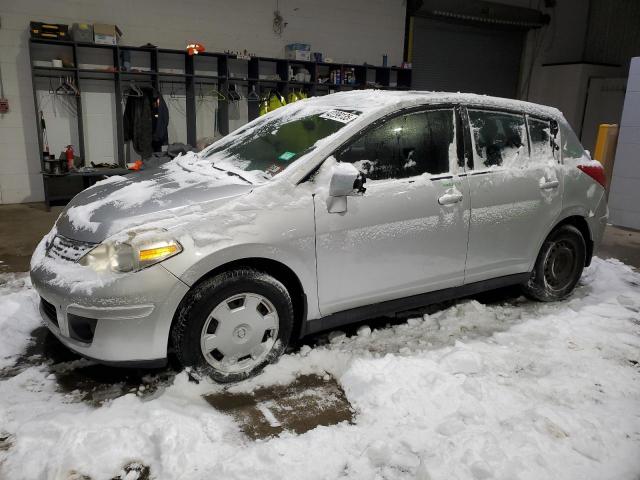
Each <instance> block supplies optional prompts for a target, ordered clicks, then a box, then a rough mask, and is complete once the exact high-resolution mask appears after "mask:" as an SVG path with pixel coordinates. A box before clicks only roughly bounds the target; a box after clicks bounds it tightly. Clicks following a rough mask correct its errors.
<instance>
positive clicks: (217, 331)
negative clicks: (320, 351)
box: [172, 269, 293, 382]
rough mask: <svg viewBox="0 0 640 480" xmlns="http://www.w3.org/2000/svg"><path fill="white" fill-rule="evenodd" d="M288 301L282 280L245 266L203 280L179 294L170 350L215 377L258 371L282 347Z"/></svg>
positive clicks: (289, 324)
mask: <svg viewBox="0 0 640 480" xmlns="http://www.w3.org/2000/svg"><path fill="white" fill-rule="evenodd" d="M292 329H293V306H292V302H291V298H290V296H289V293H288V292H287V289H286V288H285V287H284V285H283V284H282V283H281V282H279V281H278V280H276V279H275V278H273V277H272V276H270V275H267V274H266V273H262V272H258V271H255V270H251V269H238V270H233V271H230V272H224V273H221V274H219V275H216V276H215V277H213V278H211V279H208V280H205V281H204V282H202V283H201V284H200V285H198V286H197V287H196V288H195V289H194V290H193V291H192V292H191V293H189V295H188V296H187V298H186V299H185V301H184V302H183V304H182V306H181V308H180V311H179V312H178V317H177V319H176V323H175V325H174V327H173V330H172V340H173V344H174V347H175V350H176V355H177V357H178V360H179V361H180V363H182V365H183V366H185V367H187V366H193V367H195V368H197V369H198V370H200V371H201V372H202V373H203V374H206V375H209V376H210V377H211V378H213V379H214V380H216V381H218V382H236V381H240V380H243V379H245V378H248V377H250V376H253V375H255V374H257V373H258V372H260V370H262V369H263V368H264V367H265V366H266V365H267V364H269V363H272V362H274V361H276V360H277V359H278V358H279V357H280V356H281V355H282V353H283V352H284V350H285V348H286V347H287V345H288V343H289V339H290V337H291V331H292Z"/></svg>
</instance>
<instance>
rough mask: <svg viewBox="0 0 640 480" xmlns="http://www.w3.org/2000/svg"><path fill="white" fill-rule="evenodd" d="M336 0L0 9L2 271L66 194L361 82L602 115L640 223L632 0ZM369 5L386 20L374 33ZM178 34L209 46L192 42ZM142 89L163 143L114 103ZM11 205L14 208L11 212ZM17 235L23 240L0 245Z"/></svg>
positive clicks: (589, 139) (617, 206)
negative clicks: (157, 104) (138, 135)
mask: <svg viewBox="0 0 640 480" xmlns="http://www.w3.org/2000/svg"><path fill="white" fill-rule="evenodd" d="M334 3H335V5H332V6H330V7H329V6H326V5H323V6H322V7H320V6H317V5H315V3H314V2H304V1H303V2H286V3H285V2H283V3H282V5H277V9H276V10H277V12H279V13H278V15H276V16H274V8H273V7H274V6H273V5H270V4H269V3H268V2H251V1H245V2H240V3H237V4H234V5H233V6H232V7H231V6H229V5H226V4H223V3H220V4H218V3H214V4H212V3H210V2H198V1H197V0H196V1H193V2H190V8H191V9H192V10H193V11H199V12H211V14H210V18H207V16H206V15H202V16H198V17H197V18H193V16H191V15H189V14H188V13H186V12H183V11H181V10H180V9H179V8H178V7H177V6H176V5H174V4H172V3H171V2H153V5H151V4H150V3H149V4H147V3H145V2H140V3H136V4H135V5H134V6H132V8H133V11H130V9H126V10H127V11H124V10H125V9H123V10H122V11H120V10H119V9H111V8H109V7H107V6H103V5H101V4H98V3H93V2H82V3H77V2H56V3H55V5H54V4H49V3H47V2H39V1H37V0H32V1H29V2H21V3H15V4H11V5H8V4H5V5H4V6H3V7H2V9H1V10H0V22H1V24H0V42H1V45H2V51H1V52H0V55H1V57H0V62H1V67H2V72H1V75H2V80H3V93H2V96H3V98H5V99H6V104H7V105H8V109H7V110H6V111H4V110H3V112H4V113H0V143H1V144H2V147H3V148H2V152H3V153H2V158H3V161H2V162H1V163H0V205H1V206H0V213H1V214H2V215H1V217H2V220H1V221H2V224H3V227H4V226H5V225H6V227H4V228H2V230H1V231H2V235H7V237H8V238H7V241H5V242H3V243H2V245H3V247H1V248H2V249H3V250H6V253H4V255H3V263H1V264H0V271H24V270H25V268H26V265H27V261H28V257H29V256H30V252H31V251H32V249H33V248H34V247H35V245H36V243H37V241H38V240H39V238H40V237H41V234H42V233H43V232H45V231H47V230H48V228H49V226H50V225H51V224H52V223H53V222H54V221H55V218H56V216H57V214H58V213H59V212H60V211H61V208H60V206H64V204H66V202H68V201H69V200H70V199H71V197H73V195H75V194H76V193H78V192H79V191H80V190H82V189H84V188H86V187H87V186H89V185H92V184H93V183H95V182H96V181H97V180H99V179H101V178H105V177H106V176H110V175H119V174H123V173H127V172H128V171H129V170H127V168H128V166H129V167H133V165H134V164H135V162H136V161H137V160H141V159H143V158H144V157H145V156H146V157H149V156H150V155H151V154H152V153H153V152H154V151H155V152H156V153H154V155H156V156H157V155H162V154H163V152H166V151H167V150H169V151H171V150H172V149H173V150H175V151H176V152H179V151H181V149H185V148H186V149H191V148H192V149H195V150H198V149H201V148H203V147H204V146H206V145H208V144H210V143H211V142H213V141H215V140H217V139H219V138H221V137H222V136H224V135H226V134H227V133H229V132H230V131H232V130H235V129H236V128H239V127H240V126H242V125H243V124H245V123H246V122H247V121H250V120H252V119H254V118H256V117H258V116H259V115H260V114H261V109H262V108H263V107H264V105H263V104H265V100H266V102H267V103H268V101H270V100H271V101H274V100H273V98H274V97H278V96H281V97H282V99H284V100H285V101H286V97H290V96H291V95H293V96H294V98H297V96H303V95H305V96H316V95H325V94H328V93H333V92H336V91H348V90H353V89H360V88H384V89H392V90H393V89H398V90H409V89H414V90H432V91H452V92H456V91H460V92H472V93H479V94H486V95H494V96H500V97H505V98H517V99H523V100H528V101H531V102H535V103H541V104H545V105H551V106H554V107H557V108H559V109H560V110H561V111H562V112H563V113H564V115H565V117H566V118H567V119H568V121H569V123H570V124H571V126H572V127H573V129H574V130H575V131H576V133H577V134H578V136H579V137H580V139H581V141H582V143H583V144H584V146H585V148H587V149H588V150H589V151H591V152H595V147H596V138H597V134H598V128H599V125H601V124H614V125H618V126H619V132H620V134H619V137H617V140H616V141H615V143H617V146H618V148H617V155H610V156H611V161H610V162H609V163H610V165H609V166H608V168H610V170H609V172H610V177H612V178H609V182H610V191H611V193H610V196H609V206H610V210H611V223H612V225H613V226H612V227H611V231H612V232H613V231H615V227H622V228H627V229H640V213H639V209H640V207H638V205H640V198H638V192H639V191H640V189H639V188H637V187H638V182H639V181H640V180H639V176H640V173H639V171H640V169H639V168H638V166H637V160H636V159H637V157H638V150H637V148H638V147H637V145H638V141H637V134H638V130H637V128H636V125H637V122H638V120H637V117H638V113H637V111H638V106H639V105H640V104H638V100H637V94H636V93H635V92H636V90H637V89H638V88H640V84H638V83H637V82H638V78H640V76H637V75H635V74H634V71H635V70H634V68H633V63H632V58H633V57H634V55H637V54H640V33H639V32H638V29H636V28H634V25H635V22H636V20H638V19H639V18H640V4H638V3H637V2H634V1H632V0H619V1H617V2H615V4H616V6H615V8H613V7H612V3H611V2H608V1H606V0H590V1H584V0H546V1H533V0H510V1H506V0H505V1H501V2H485V1H479V0H478V1H465V0H456V1H447V0H407V1H400V0H398V1H393V2H382V1H380V2H373V3H371V2H366V6H365V2H358V1H353V2H349V3H348V4H342V3H340V2H334ZM34 12H38V14H37V15H35V14H34ZM328 12H339V14H338V15H337V16H336V15H333V14H329V13H328ZM221 18H224V19H225V21H224V22H220V19H221ZM278 18H280V19H284V20H282V22H281V23H278V20H277V19H278ZM380 18H385V19H386V20H385V24H384V27H383V28H382V27H381V26H380V24H379V19H380ZM30 22H36V24H37V22H47V23H50V24H53V25H56V24H59V25H64V26H67V27H68V31H67V33H66V37H65V38H64V39H60V38H56V35H58V34H55V33H54V34H49V35H48V36H47V34H45V36H40V35H39V34H34V33H30V25H31V24H30ZM83 22H86V23H83ZM95 24H97V25H98V28H107V33H111V34H112V35H113V36H111V37H110V36H109V35H107V36H106V37H105V38H106V39H107V41H106V43H110V42H115V43H116V45H113V44H107V45H105V44H104V43H105V42H104V41H103V43H102V44H96V43H94V38H93V35H97V33H96V32H97V30H96V32H94V25H95ZM74 25H76V28H75V30H74V27H73V26H74ZM80 26H82V27H86V29H84V30H81V27H80ZM109 28H111V29H112V31H111V32H110V31H109V30H108V29H109ZM279 29H281V30H279ZM274 30H275V31H274ZM74 35H76V37H77V40H74V37H73V36H74ZM356 37H357V38H358V41H357V42H354V41H353V40H352V39H353V38H356ZM301 40H303V41H304V42H306V43H305V45H306V46H305V48H307V46H309V45H310V47H309V48H310V50H308V51H305V52H303V53H298V55H303V56H302V57H298V58H303V59H304V60H301V61H298V60H295V58H296V57H295V53H291V52H292V51H287V50H286V46H287V45H295V44H296V42H299V41H301ZM187 44H198V45H201V46H203V47H204V48H205V51H204V52H202V53H201V54H200V55H189V52H188V49H186V48H185V45H187ZM443 46H446V47H443ZM287 52H289V53H287ZM291 55H293V57H291ZM287 56H289V57H290V58H289V59H287ZM312 57H313V58H312ZM292 58H293V60H292ZM54 62H56V64H57V65H58V62H62V63H60V64H59V65H62V66H57V67H56V66H54ZM405 67H406V68H405ZM630 72H631V73H630ZM336 74H338V75H340V74H342V77H343V78H341V79H340V78H336ZM140 87H143V88H149V89H153V91H157V92H159V94H160V96H161V97H162V98H163V103H164V104H165V105H166V115H167V116H168V120H166V119H165V122H166V127H165V131H164V136H165V137H166V138H164V139H163V141H161V143H163V145H160V144H157V142H156V145H154V146H153V147H152V146H151V145H147V146H145V147H144V149H142V147H141V146H140V145H137V147H138V149H137V150H136V148H135V147H136V140H135V139H133V140H132V138H131V137H132V135H133V132H132V131H131V127H130V126H127V125H129V124H126V121H127V120H126V118H125V117H126V115H125V114H126V109H127V102H130V101H132V100H133V101H134V102H135V96H137V95H138V94H139V93H140V92H141V90H140ZM74 89H76V90H78V92H77V94H76V92H75V91H74ZM623 107H624V108H623ZM267 108H268V106H267ZM78 112H80V114H78ZM123 124H126V125H123ZM43 127H44V128H43ZM68 146H70V147H68ZM169 146H171V147H169ZM43 152H46V159H44V157H45V153H43ZM70 152H71V153H70ZM613 152H616V148H615V145H614V147H613ZM164 154H165V155H166V153H164ZM68 155H70V156H71V157H72V158H73V161H72V163H74V166H73V167H72V168H74V170H73V171H71V172H66V163H68V161H67V160H66V159H67V158H68ZM616 159H617V160H618V161H617V162H614V161H613V160H616ZM613 165H616V167H615V168H613ZM96 166H97V168H96ZM134 168H135V167H134ZM5 205H7V206H5ZM8 205H11V206H10V207H9V206H8ZM41 210H42V211H41ZM49 212H52V213H49ZM16 215H17V216H18V217H20V218H22V219H23V221H21V222H20V223H19V224H16V222H14V221H13V219H14V218H16V217H15V216H16ZM614 226H615V227H614ZM16 232H20V233H19V234H18V235H17V236H16V235H15V234H16ZM31 232H32V233H31ZM627 233H628V234H627V235H623V236H622V238H627V237H628V239H629V241H637V239H636V237H635V235H636V234H635V232H634V231H633V230H631V231H628V232H627ZM16 238H20V239H21V240H20V241H19V242H18V244H19V252H20V253H16V251H15V250H12V251H11V252H9V251H8V249H10V248H12V247H10V245H12V244H14V243H16ZM607 238H609V235H608V236H607ZM633 239H635V240H633ZM606 245H608V241H605V246H606ZM634 246H635V244H630V247H631V251H632V252H633V251H634V248H633V247H634ZM603 248H605V247H604V246H603ZM611 248H614V249H615V248H618V247H614V246H613V245H611ZM624 255H625V258H628V259H632V258H635V257H634V256H633V253H631V254H630V255H629V254H624ZM15 258H18V259H17V260H16V259H15Z"/></svg>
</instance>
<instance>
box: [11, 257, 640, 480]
mask: <svg viewBox="0 0 640 480" xmlns="http://www.w3.org/2000/svg"><path fill="white" fill-rule="evenodd" d="M36 305H37V297H36V295H35V293H34V291H33V290H32V289H31V288H30V285H29V282H28V278H27V277H26V276H24V275H13V276H9V275H4V276H1V277H0V368H2V370H1V374H0V478H3V479H4V478H7V479H29V480H33V479H41V478H42V479H44V478H47V479H70V478H75V479H78V478H86V477H82V475H86V476H89V477H90V478H92V479H96V480H97V479H108V478H112V477H114V476H116V475H119V474H122V473H121V472H122V468H123V467H124V466H125V465H127V464H129V463H131V462H140V463H142V464H144V465H146V466H148V467H149V469H150V475H151V478H157V479H183V478H184V479H190V480H191V479H201V478H202V479H205V478H206V479H211V478H224V479H236V478H237V479H240V478H242V479H245V478H247V479H283V478H291V479H302V478H304V479H305V480H311V479H335V478H359V479H376V478H377V479H421V480H426V479H432V480H436V479H443V480H445V479H446V480H451V479H467V478H469V479H489V478H499V479H510V480H512V479H536V480H540V479H562V480H566V479H581V480H583V479H629V480H637V479H638V478H640V455H639V454H640V368H639V366H640V364H639V363H638V362H640V274H638V273H634V272H633V271H632V270H631V269H630V268H629V267H627V266H625V265H623V264H621V263H619V262H617V261H615V260H609V261H603V260H599V259H595V260H594V264H593V265H592V267H590V268H589V269H588V270H587V271H586V272H585V275H584V277H583V280H582V282H581V285H580V287H579V288H578V290H577V291H576V293H575V294H574V296H573V297H572V298H571V299H569V300H568V301H565V302H561V303H557V304H537V303H533V302H529V301H526V300H524V299H522V298H509V297H507V298H503V299H502V300H501V301H499V302H492V303H488V304H482V303H479V302H478V301H476V300H465V301H460V302H457V303H455V304H453V306H450V307H449V308H446V309H443V310H440V311H436V312H434V313H431V314H430V315H425V316H424V317H423V318H422V317H421V318H412V319H410V320H409V321H408V322H405V323H402V324H396V325H393V326H389V327H386V328H384V327H383V328H378V329H373V330H372V329H370V328H368V327H360V329H359V330H358V334H357V335H354V336H351V337H346V336H344V335H340V334H336V333H333V334H332V335H331V337H330V338H331V340H330V342H329V343H327V344H326V345H321V346H316V347H314V348H311V347H309V346H303V347H302V348H301V349H300V350H299V351H298V352H296V353H293V354H289V355H287V356H285V357H284V358H283V359H282V360H281V361H280V362H279V363H278V364H277V365H274V366H271V367H269V368H268V369H267V371H266V372H265V373H264V374H263V375H261V376H260V377H258V378H257V379H254V380H252V381H250V382H245V383H243V384H240V385H237V386H234V387H232V388H231V392H247V391H251V390H252V389H256V388H257V387H264V386H268V385H274V384H281V385H282V384H288V383H290V382H292V381H293V380H294V379H295V378H296V377H297V376H298V375H302V374H320V375H331V376H333V377H334V378H335V379H336V380H337V381H338V383H339V384H340V385H341V386H342V388H343V389H344V392H345V393H346V396H347V398H348V400H349V401H350V403H351V405H352V406H353V408H354V409H355V412H356V413H355V417H354V420H353V423H351V424H349V423H348V422H343V423H340V424H338V425H334V426H330V427H317V428H315V429H313V430H311V431H308V432H307V433H304V434H301V435H298V434H294V433H289V432H285V433H281V434H280V435H279V436H278V437H273V438H269V439H266V440H256V441H254V440H250V439H249V438H248V437H247V436H245V435H244V434H243V433H242V432H241V430H240V427H239V425H238V424H237V423H236V422H235V421H234V419H233V418H232V417H231V416H228V415H225V414H223V413H221V412H220V411H217V410H215V409H214V408H212V407H211V406H210V405H209V403H207V402H206V401H205V399H204V398H203V395H206V394H211V393H214V394H215V393H216V392H220V391H221V390H222V388H221V387H220V386H217V385H214V384H212V383H209V382H208V381H201V382H200V383H199V384H196V383H194V382H191V381H189V379H188V377H187V375H186V374H185V373H180V374H178V375H176V376H175V377H171V378H172V380H167V381H165V382H164V383H161V384H160V385H159V386H156V389H154V390H152V391H151V392H150V393H148V394H145V395H141V394H140V390H137V391H136V392H134V393H128V394H124V395H121V396H119V397H117V398H115V399H112V400H108V401H106V402H103V403H100V402H97V403H95V402H94V403H91V402H86V401H81V398H80V396H79V394H78V392H77V391H71V392H69V391H68V390H65V389H64V388H61V385H60V383H59V380H58V378H59V377H57V376H56V375H55V374H54V373H55V372H53V373H52V371H51V368H50V365H47V363H46V361H45V359H42V358H41V359H36V361H33V359H31V360H30V361H26V363H25V359H24V355H22V354H23V352H24V351H25V349H27V348H28V343H29V341H30V338H31V337H30V332H31V331H32V330H33V329H35V328H36V327H38V324H39V323H38V322H39V321H38V314H37V311H36ZM21 355H22V356H21ZM27 360H28V359H27ZM16 362H18V365H17V366H16ZM69 363H73V362H69ZM69 368H73V366H72V365H69ZM136 476H137V475H136V474H134V473H133V472H131V473H130V474H129V477H127V478H135V477H136Z"/></svg>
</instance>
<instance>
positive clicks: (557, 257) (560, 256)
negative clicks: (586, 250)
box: [544, 241, 577, 290]
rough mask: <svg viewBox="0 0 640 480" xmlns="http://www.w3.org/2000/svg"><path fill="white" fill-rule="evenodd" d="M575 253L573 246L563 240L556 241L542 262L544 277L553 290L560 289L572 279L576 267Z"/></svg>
mask: <svg viewBox="0 0 640 480" xmlns="http://www.w3.org/2000/svg"><path fill="white" fill-rule="evenodd" d="M576 259H577V257H576V254H575V251H574V249H573V246H572V245H571V244H569V243H568V242H565V241H559V242H556V243H555V244H554V245H553V246H552V247H551V249H550V250H549V253H548V254H547V260H546V262H545V264H544V278H545V281H546V282H547V284H548V285H549V286H550V287H551V288H552V289H554V290H562V289H563V288H565V287H567V286H568V285H569V284H570V283H571V282H572V281H573V279H574V276H575V272H576V269H577V263H576Z"/></svg>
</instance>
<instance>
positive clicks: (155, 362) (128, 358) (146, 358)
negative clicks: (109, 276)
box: [31, 265, 188, 367]
mask: <svg viewBox="0 0 640 480" xmlns="http://www.w3.org/2000/svg"><path fill="white" fill-rule="evenodd" d="M54 277H55V275H54V274H51V273H50V272H47V271H45V270H43V269H39V268H35V269H34V270H32V271H31V279H32V283H33V286H34V287H35V289H36V290H37V292H38V293H39V294H40V297H41V298H42V300H44V302H41V303H40V314H41V317H42V319H43V321H44V323H45V325H46V326H47V327H48V328H49V330H51V332H52V333H53V334H54V335H55V336H56V337H57V338H58V339H59V340H60V341H61V342H62V343H63V344H64V345H65V346H67V347H68V348H69V349H71V350H73V351H74V352H76V353H78V354H80V355H82V356H83V357H86V358H89V359H92V360H96V361H99V362H101V363H105V364H109V365H117V366H146V367H155V366H161V365H163V364H164V363H165V362H166V356H167V345H168V339H169V331H170V328H171V321H172V319H173V315H174V313H175V311H176V309H177V307H178V305H179V303H180V301H181V300H182V298H183V296H184V294H185V293H186V292H187V290H188V287H187V286H186V285H185V284H184V283H182V282H181V281H180V280H178V279H177V278H176V277H175V276H173V275H172V274H171V273H169V272H168V271H167V270H166V269H165V268H163V267H162V266H161V265H156V266H153V267H151V268H148V269H145V270H142V271H140V272H136V273H132V274H126V275H123V276H122V277H121V278H118V279H117V280H116V281H114V282H112V283H110V284H108V285H105V286H101V287H96V288H94V289H93V290H91V291H90V293H88V292H78V291H71V290H69V289H67V288H65V287H63V286H61V282H60V279H59V277H57V278H54ZM54 279H55V280H56V281H55V282H54V281H53V280H54Z"/></svg>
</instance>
